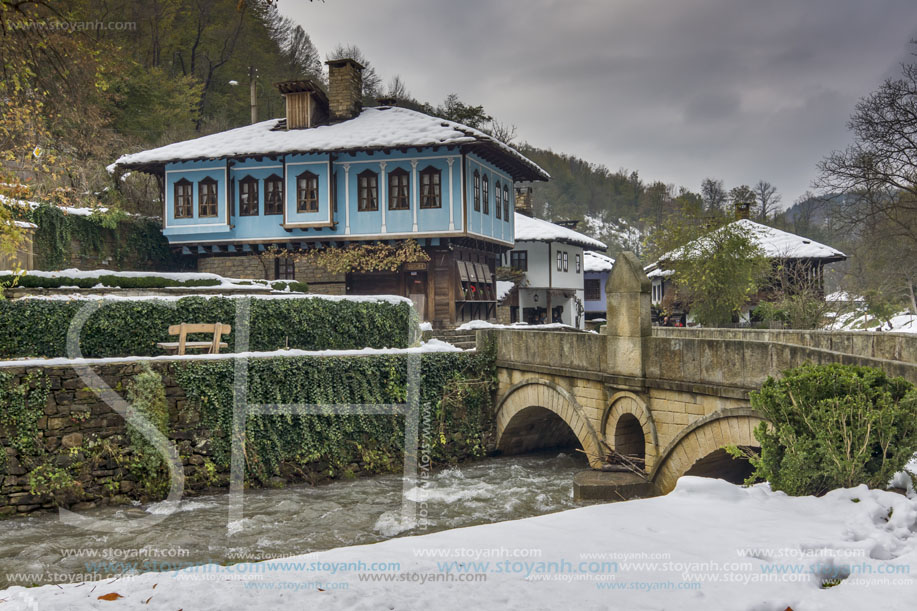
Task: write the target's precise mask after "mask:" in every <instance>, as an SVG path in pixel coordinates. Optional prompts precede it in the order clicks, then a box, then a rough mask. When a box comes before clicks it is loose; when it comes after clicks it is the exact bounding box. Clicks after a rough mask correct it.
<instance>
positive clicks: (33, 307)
mask: <svg viewBox="0 0 917 611" xmlns="http://www.w3.org/2000/svg"><path fill="white" fill-rule="evenodd" d="M86 303H87V301H85V300H71V301H63V300H56V299H15V300H0V358H2V359H9V358H20V357H61V356H66V338H67V330H68V328H69V326H70V322H71V320H73V317H74V316H75V315H76V314H77V312H78V311H79V310H80V308H82V307H83V306H84V305H86ZM173 305H174V307H173ZM410 313H411V306H410V304H408V303H406V302H403V303H397V304H395V303H389V302H385V301H350V300H330V299H322V298H302V299H296V298H285V299H252V300H251V329H250V334H249V346H250V347H249V349H250V350H253V351H270V350H277V349H279V348H284V347H289V348H298V349H303V350H327V349H354V348H363V347H365V346H369V347H373V348H386V347H391V348H402V347H405V346H406V345H407V342H408V335H409V332H408V325H409V324H410ZM182 322H186V323H215V322H222V323H228V324H230V325H232V326H233V332H232V334H231V335H229V336H228V339H226V338H225V337H224V340H225V341H227V343H228V344H229V349H228V351H230V352H231V351H232V350H233V346H234V340H235V333H236V329H235V322H236V299H233V298H229V297H184V298H182V299H179V300H177V302H167V301H164V300H157V299H148V300H147V299H144V300H124V301H107V302H104V305H102V306H101V307H100V308H99V309H98V310H96V311H95V312H94V313H93V314H92V316H90V318H89V320H88V321H87V322H86V324H85V325H84V327H83V331H82V335H81V341H80V348H81V350H82V353H83V356H85V357H117V356H156V355H160V354H164V352H163V351H162V350H161V349H160V348H157V347H156V343H157V342H163V341H175V339H176V338H175V337H172V338H170V337H169V335H168V328H169V325H174V324H179V323H182Z"/></svg>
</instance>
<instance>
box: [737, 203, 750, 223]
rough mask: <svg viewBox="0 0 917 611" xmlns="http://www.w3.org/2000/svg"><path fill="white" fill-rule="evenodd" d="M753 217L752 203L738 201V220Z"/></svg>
mask: <svg viewBox="0 0 917 611" xmlns="http://www.w3.org/2000/svg"><path fill="white" fill-rule="evenodd" d="M747 218H751V203H750V202H736V220H737V221H741V220H742V219H747Z"/></svg>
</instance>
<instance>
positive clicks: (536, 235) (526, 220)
mask: <svg viewBox="0 0 917 611" xmlns="http://www.w3.org/2000/svg"><path fill="white" fill-rule="evenodd" d="M515 235H516V241H517V242H566V243H568V244H576V245H577V246H583V247H585V248H598V249H599V250H605V249H606V248H607V246H605V244H603V243H602V242H599V241H598V240H596V239H593V238H590V237H589V236H587V235H584V234H582V233H580V232H578V231H573V230H572V229H567V228H566V227H561V226H560V225H555V224H554V223H552V222H550V221H545V220H543V219H536V218H534V217H531V216H526V215H524V214H519V213H518V212H517V213H516V216H515Z"/></svg>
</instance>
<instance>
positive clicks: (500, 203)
mask: <svg viewBox="0 0 917 611" xmlns="http://www.w3.org/2000/svg"><path fill="white" fill-rule="evenodd" d="M472 176H473V179H474V180H473V185H474V199H473V202H474V211H475V212H481V202H482V201H483V202H484V214H490V188H489V181H490V179H489V178H488V177H487V174H481V172H479V171H478V170H475V171H474V174H473V175H472ZM482 190H483V193H482ZM494 206H495V207H496V210H495V213H496V215H497V218H498V219H499V218H502V219H503V220H505V221H506V222H507V223H508V222H509V185H503V186H502V188H501V186H500V181H499V180H498V181H497V183H496V184H495V185H494Z"/></svg>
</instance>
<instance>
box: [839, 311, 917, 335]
mask: <svg viewBox="0 0 917 611" xmlns="http://www.w3.org/2000/svg"><path fill="white" fill-rule="evenodd" d="M832 318H833V320H832V321H831V323H830V324H829V325H827V327H826V329H829V330H833V331H883V332H887V333H914V334H917V316H915V315H914V314H911V313H910V312H907V311H905V312H900V313H898V314H896V315H894V316H892V317H891V318H889V319H888V320H887V321H882V320H879V319H877V318H874V317H872V316H870V315H868V314H866V313H865V312H864V311H863V310H862V309H860V310H859V311H854V312H849V311H848V312H842V313H839V314H834V315H832Z"/></svg>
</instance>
